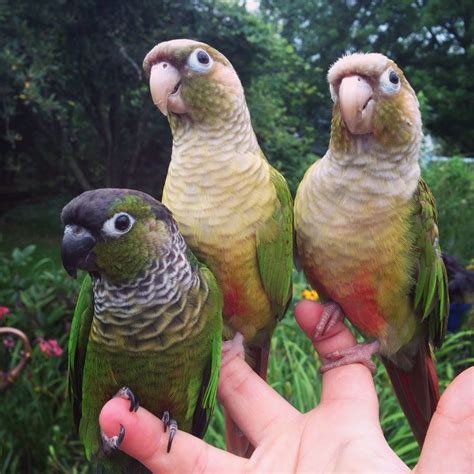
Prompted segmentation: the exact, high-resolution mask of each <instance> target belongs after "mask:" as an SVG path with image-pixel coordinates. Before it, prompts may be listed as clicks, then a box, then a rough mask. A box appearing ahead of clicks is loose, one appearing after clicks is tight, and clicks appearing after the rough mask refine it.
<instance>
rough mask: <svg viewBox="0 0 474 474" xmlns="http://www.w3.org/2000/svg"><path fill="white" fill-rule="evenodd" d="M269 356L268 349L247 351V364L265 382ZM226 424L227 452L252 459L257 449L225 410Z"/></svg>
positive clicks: (261, 348) (257, 348) (260, 348)
mask: <svg viewBox="0 0 474 474" xmlns="http://www.w3.org/2000/svg"><path fill="white" fill-rule="evenodd" d="M268 354H269V348H268V347H256V348H251V349H249V348H246V350H245V355H246V357H245V358H246V360H247V362H248V363H249V365H250V366H251V367H252V368H253V370H254V371H255V372H257V374H258V375H260V377H261V378H262V379H263V380H267V368H268ZM224 422H225V442H226V446H227V451H229V452H231V453H233V454H236V455H237V456H242V457H245V458H250V456H251V455H252V453H253V451H254V449H255V448H254V447H253V446H252V445H251V444H250V441H249V440H248V439H247V438H246V437H245V435H244V434H243V433H242V431H241V430H240V428H239V427H238V426H237V425H236V424H235V423H234V420H233V419H232V418H231V417H230V415H229V413H227V411H226V410H225V409H224Z"/></svg>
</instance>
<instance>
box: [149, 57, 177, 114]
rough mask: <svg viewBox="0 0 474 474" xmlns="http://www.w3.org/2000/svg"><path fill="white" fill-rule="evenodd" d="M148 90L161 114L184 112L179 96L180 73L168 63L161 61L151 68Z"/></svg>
mask: <svg viewBox="0 0 474 474" xmlns="http://www.w3.org/2000/svg"><path fill="white" fill-rule="evenodd" d="M150 92H151V97H152V98H153V103H154V104H155V105H156V106H157V107H158V108H159V109H160V111H161V113H162V114H163V115H168V111H170V112H174V113H177V114H182V113H185V112H186V105H185V103H184V101H183V98H182V97H181V74H180V73H179V71H178V70H177V69H176V68H175V67H174V66H173V65H171V64H170V63H168V62H165V61H162V62H160V63H157V64H155V65H154V66H153V67H152V68H151V72H150Z"/></svg>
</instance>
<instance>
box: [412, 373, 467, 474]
mask: <svg viewBox="0 0 474 474" xmlns="http://www.w3.org/2000/svg"><path fill="white" fill-rule="evenodd" d="M473 419H474V367H471V368H470V369H467V370H465V371H464V372H462V373H461V374H459V375H458V376H457V377H456V378H455V379H454V380H453V381H452V382H451V383H450V384H449V385H448V387H447V388H446V390H445V391H444V393H443V396H442V397H441V399H440V401H439V403H438V407H437V408H436V412H435V414H434V415H433V418H432V420H431V423H430V426H429V428H428V433H427V434H426V439H425V443H424V445H423V449H422V451H421V455H420V460H419V462H418V464H417V466H416V468H415V471H416V472H430V473H432V472H466V473H467V472H472V468H473V465H474V454H473V453H474V452H473V450H472V446H474V430H473V426H474V420H473Z"/></svg>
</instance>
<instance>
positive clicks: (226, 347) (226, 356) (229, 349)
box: [221, 332, 245, 367]
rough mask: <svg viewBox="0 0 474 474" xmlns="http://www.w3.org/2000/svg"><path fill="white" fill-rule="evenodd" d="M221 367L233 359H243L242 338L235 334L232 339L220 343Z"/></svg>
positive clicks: (237, 333)
mask: <svg viewBox="0 0 474 474" xmlns="http://www.w3.org/2000/svg"><path fill="white" fill-rule="evenodd" d="M221 357H222V359H221V366H222V367H224V365H226V364H228V363H229V362H230V361H231V360H232V359H233V358H234V357H240V358H241V359H245V350H244V336H242V334H241V333H240V332H236V333H235V336H234V337H233V339H231V340H230V341H224V342H223V343H222V352H221Z"/></svg>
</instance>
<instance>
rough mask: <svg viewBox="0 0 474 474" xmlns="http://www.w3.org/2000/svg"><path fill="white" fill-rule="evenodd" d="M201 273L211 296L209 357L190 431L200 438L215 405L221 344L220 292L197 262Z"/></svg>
mask: <svg viewBox="0 0 474 474" xmlns="http://www.w3.org/2000/svg"><path fill="white" fill-rule="evenodd" d="M199 266H200V271H201V275H202V276H203V277H204V278H205V279H206V281H207V283H208V285H209V294H210V295H211V298H213V301H212V304H211V306H210V311H211V312H212V316H211V321H210V325H211V328H210V329H211V335H212V339H211V359H210V361H209V364H208V367H207V369H206V374H205V377H204V380H203V382H202V384H201V389H200V393H199V398H198V400H197V404H196V410H195V412H194V416H193V425H192V433H193V435H195V436H198V437H199V438H202V437H203V436H204V434H205V433H206V430H207V427H208V425H209V421H210V419H211V416H212V413H213V411H214V408H215V406H216V399H217V383H218V381H219V370H220V367H221V345H222V306H223V298H222V292H221V290H220V288H219V286H218V285H217V281H216V279H215V278H214V275H213V274H212V273H211V271H210V270H209V269H208V268H207V267H205V266H204V265H201V264H199Z"/></svg>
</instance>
